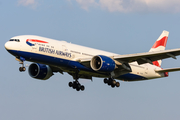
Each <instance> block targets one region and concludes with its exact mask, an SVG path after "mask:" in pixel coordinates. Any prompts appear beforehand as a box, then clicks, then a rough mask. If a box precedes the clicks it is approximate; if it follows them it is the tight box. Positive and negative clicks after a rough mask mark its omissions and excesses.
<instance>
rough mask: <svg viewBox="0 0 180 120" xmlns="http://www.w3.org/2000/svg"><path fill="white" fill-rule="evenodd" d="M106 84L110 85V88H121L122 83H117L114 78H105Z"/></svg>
mask: <svg viewBox="0 0 180 120" xmlns="http://www.w3.org/2000/svg"><path fill="white" fill-rule="evenodd" d="M104 83H105V84H108V85H109V86H111V87H112V88H114V87H119V86H120V83H119V82H116V81H115V80H114V79H113V78H109V79H107V78H105V79H104Z"/></svg>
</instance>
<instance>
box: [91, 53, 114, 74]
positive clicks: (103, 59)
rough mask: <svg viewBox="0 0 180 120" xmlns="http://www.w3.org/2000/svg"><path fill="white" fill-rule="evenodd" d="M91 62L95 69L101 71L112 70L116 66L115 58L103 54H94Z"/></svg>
mask: <svg viewBox="0 0 180 120" xmlns="http://www.w3.org/2000/svg"><path fill="white" fill-rule="evenodd" d="M90 64H91V68H92V69H93V70H94V71H99V72H112V71H113V70H114V69H115V66H116V64H115V62H114V60H113V59H111V58H109V57H107V56H103V55H97V56H94V57H93V58H92V59H91V63H90Z"/></svg>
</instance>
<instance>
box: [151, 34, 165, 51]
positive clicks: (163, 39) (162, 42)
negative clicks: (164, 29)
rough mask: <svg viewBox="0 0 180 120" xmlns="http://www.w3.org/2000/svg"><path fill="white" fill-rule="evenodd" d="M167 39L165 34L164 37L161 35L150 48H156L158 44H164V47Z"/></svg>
mask: <svg viewBox="0 0 180 120" xmlns="http://www.w3.org/2000/svg"><path fill="white" fill-rule="evenodd" d="M167 39H168V37H167V36H165V37H163V38H162V39H161V40H159V41H156V43H155V44H154V45H153V46H152V48H157V47H159V46H164V47H166V43H167Z"/></svg>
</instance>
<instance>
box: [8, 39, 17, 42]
mask: <svg viewBox="0 0 180 120" xmlns="http://www.w3.org/2000/svg"><path fill="white" fill-rule="evenodd" d="M9 41H16V42H20V40H19V39H10V40H9Z"/></svg>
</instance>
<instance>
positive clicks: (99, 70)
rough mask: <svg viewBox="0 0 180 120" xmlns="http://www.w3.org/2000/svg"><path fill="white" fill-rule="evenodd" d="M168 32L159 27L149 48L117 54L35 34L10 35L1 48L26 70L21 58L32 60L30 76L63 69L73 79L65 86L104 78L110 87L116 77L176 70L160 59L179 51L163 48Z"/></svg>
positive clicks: (160, 74) (161, 74) (116, 84)
mask: <svg viewBox="0 0 180 120" xmlns="http://www.w3.org/2000/svg"><path fill="white" fill-rule="evenodd" d="M168 35H169V32H168V31H165V30H164V31H163V32H162V34H161V35H160V36H159V38H158V39H157V40H156V42H155V43H154V45H153V46H152V48H151V49H150V50H149V52H145V53H136V54H127V55H120V54H115V53H111V52H106V51H102V50H97V49H93V48H89V47H84V46H80V45H77V44H72V43H68V42H66V41H58V40H53V39H49V38H45V37H40V36H35V35H21V36H15V37H12V38H11V39H10V40H9V41H7V42H6V43H5V49H6V50H7V51H8V52H9V53H10V54H12V55H13V56H15V59H16V60H17V61H19V63H20V64H22V66H21V67H20V68H19V71H20V72H23V71H25V70H26V68H25V66H24V61H30V62H33V63H32V64H31V65H30V66H29V68H28V73H29V75H30V76H31V77H32V78H35V79H39V80H47V79H49V78H50V77H51V76H52V75H54V74H53V73H54V72H59V73H61V74H63V73H64V72H67V73H68V74H69V75H71V76H72V77H73V79H74V81H73V82H69V87H72V88H73V89H76V90H77V91H84V90H85V87H84V85H81V84H80V82H79V81H78V80H79V79H89V80H92V78H93V77H99V78H103V79H104V83H105V84H108V85H109V86H111V87H112V88H114V87H119V86H120V83H119V82H118V81H117V80H123V81H141V80H149V79H155V78H162V77H168V72H173V71H180V68H169V69H162V68H161V63H162V59H166V58H173V59H176V56H178V55H180V48H178V49H170V50H165V47H166V42H167V39H168Z"/></svg>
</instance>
